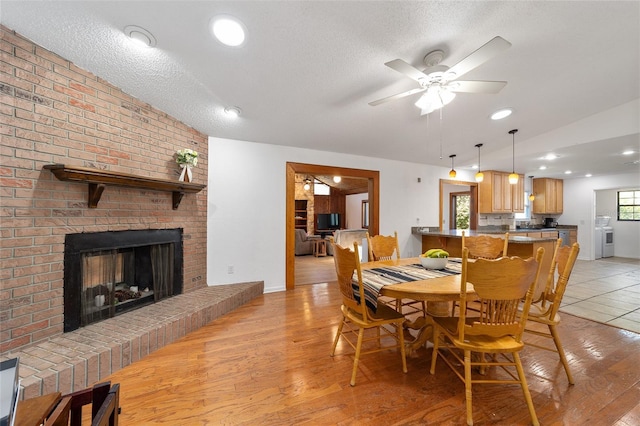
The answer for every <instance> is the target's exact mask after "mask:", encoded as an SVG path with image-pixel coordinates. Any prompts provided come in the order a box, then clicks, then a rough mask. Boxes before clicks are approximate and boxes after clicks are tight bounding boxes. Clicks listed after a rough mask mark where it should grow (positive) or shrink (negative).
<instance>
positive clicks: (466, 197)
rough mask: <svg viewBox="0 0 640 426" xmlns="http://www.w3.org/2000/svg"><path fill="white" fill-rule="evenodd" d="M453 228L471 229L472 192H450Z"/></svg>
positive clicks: (450, 220) (450, 218)
mask: <svg viewBox="0 0 640 426" xmlns="http://www.w3.org/2000/svg"><path fill="white" fill-rule="evenodd" d="M449 211H450V217H449V223H450V224H451V229H469V226H470V225H471V192H468V191H467V192H453V193H451V194H449Z"/></svg>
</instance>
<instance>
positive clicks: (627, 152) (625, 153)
mask: <svg viewBox="0 0 640 426" xmlns="http://www.w3.org/2000/svg"><path fill="white" fill-rule="evenodd" d="M633 153H634V151H632V150H630V149H629V150H627V151H624V152H623V153H622V155H631V154H633Z"/></svg>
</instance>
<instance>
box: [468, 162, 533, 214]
mask: <svg viewBox="0 0 640 426" xmlns="http://www.w3.org/2000/svg"><path fill="white" fill-rule="evenodd" d="M483 173H484V180H483V181H482V182H480V183H478V213H522V212H524V175H519V179H518V183H517V184H515V185H511V184H510V183H509V173H508V172H498V171H494V170H489V171H485V172H483Z"/></svg>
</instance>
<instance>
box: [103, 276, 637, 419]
mask: <svg viewBox="0 0 640 426" xmlns="http://www.w3.org/2000/svg"><path fill="white" fill-rule="evenodd" d="M339 306H340V295H339V292H338V290H337V288H335V283H334V284H333V285H329V284H316V285H306V286H300V287H298V288H296V289H295V290H293V291H289V292H279V293H269V294H265V295H263V296H261V297H259V298H257V299H255V300H253V301H251V302H249V303H247V304H246V305H244V306H242V307H241V308H239V309H237V310H235V311H233V312H231V313H229V314H228V315H225V316H224V317H222V318H219V319H217V320H215V321H214V322H212V323H210V324H208V325H206V326H204V327H202V328H200V329H198V330H196V331H194V332H192V333H190V334H189V335H187V336H185V337H184V338H182V339H180V340H179V341H177V342H175V343H173V344H171V345H168V346H166V347H164V348H162V349H159V350H158V351H156V352H154V353H152V354H150V355H149V356H147V357H145V358H143V359H142V360H140V361H137V362H135V363H133V364H131V365H129V366H128V367H126V368H124V369H122V370H120V371H118V372H116V373H114V374H113V375H111V376H110V377H108V378H107V380H111V381H112V382H114V383H120V384H121V397H120V405H121V407H122V414H121V416H120V424H121V425H123V426H127V425H136V426H137V425H154V424H166V425H178V424H179V425H203V424H216V425H218V424H221V425H255V424H261V425H290V424H296V425H298V424H301V425H327V424H337V425H354V424H357V425H363V424H371V425H385V426H386V425H418V424H420V425H424V424H429V425H458V424H460V425H463V424H466V421H465V408H464V386H463V384H462V382H461V381H460V380H459V379H458V378H457V377H456V376H455V375H454V374H453V372H452V371H451V370H450V369H449V368H448V367H447V366H446V365H445V364H444V363H442V362H438V364H437V366H436V374H435V375H431V374H429V371H428V369H429V362H430V359H431V348H420V349H419V350H417V351H416V353H415V354H414V356H413V357H408V358H407V364H408V365H407V366H408V370H409V372H408V373H407V374H403V373H402V371H401V364H400V356H399V354H398V352H397V351H393V350H390V351H384V352H380V353H377V354H371V355H364V356H363V357H362V359H361V362H360V367H359V369H358V381H357V385H356V386H355V387H351V386H349V379H350V374H351V368H352V365H353V357H352V356H351V348H350V347H349V346H348V345H346V344H344V343H340V345H339V346H338V350H337V354H336V356H334V357H333V358H332V357H330V356H329V353H330V350H331V344H332V342H333V337H334V335H335V331H336V328H337V326H338V324H339V321H340V312H339ZM560 332H561V336H562V339H563V343H564V346H565V349H566V350H567V354H568V356H569V359H570V363H571V366H572V368H573V374H574V377H575V380H576V384H575V385H574V386H569V385H568V384H567V380H566V375H565V374H564V371H563V370H562V367H561V366H560V363H559V361H558V358H557V355H556V354H554V353H551V352H547V351H543V350H540V349H536V348H532V347H527V348H525V350H524V351H523V353H522V360H523V365H524V368H525V372H526V373H527V380H528V382H529V387H530V389H531V393H532V397H533V401H534V405H535V407H536V412H537V414H538V417H539V418H540V421H541V423H542V424H563V425H582V424H589V423H591V424H603V425H607V424H622V425H624V424H637V422H635V421H636V420H637V419H638V418H639V416H638V398H639V397H640V395H639V394H640V369H638V368H637V365H640V351H638V349H639V348H640V335H638V334H635V333H630V332H627V331H624V330H620V329H616V328H613V327H609V326H606V325H602V324H598V323H595V322H591V321H587V320H584V319H580V318H577V317H573V316H571V315H567V314H563V323H562V325H561V328H560ZM538 339H542V338H538ZM489 374H499V373H497V372H496V371H493V370H492V371H490V372H489ZM473 401H474V420H475V422H476V424H480V425H503V424H509V425H528V424H530V421H531V419H530V417H529V414H528V411H527V408H526V404H525V402H524V398H523V396H522V392H521V390H520V388H519V387H518V386H500V385H491V386H482V385H477V386H475V387H474V389H473ZM634 422H635V423H634Z"/></svg>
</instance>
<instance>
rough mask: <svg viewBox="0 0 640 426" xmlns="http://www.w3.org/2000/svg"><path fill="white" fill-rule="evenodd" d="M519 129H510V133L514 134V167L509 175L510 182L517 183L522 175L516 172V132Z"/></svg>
mask: <svg viewBox="0 0 640 426" xmlns="http://www.w3.org/2000/svg"><path fill="white" fill-rule="evenodd" d="M517 132H518V129H513V130H509V134H510V135H511V136H512V168H511V174H510V175H509V183H510V184H511V185H515V184H516V183H518V179H519V178H520V176H518V174H517V173H516V133H517Z"/></svg>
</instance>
